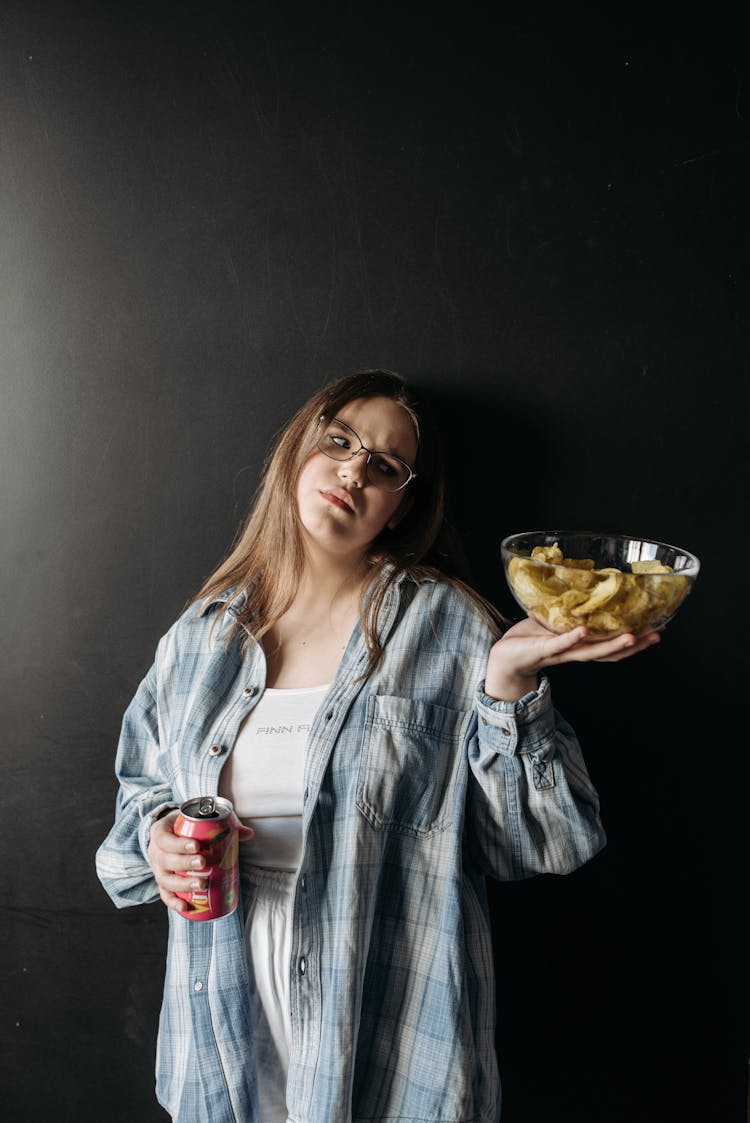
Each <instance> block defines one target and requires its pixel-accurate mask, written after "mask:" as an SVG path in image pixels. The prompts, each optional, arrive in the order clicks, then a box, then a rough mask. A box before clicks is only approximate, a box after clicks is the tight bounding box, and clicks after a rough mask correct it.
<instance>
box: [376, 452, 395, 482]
mask: <svg viewBox="0 0 750 1123" xmlns="http://www.w3.org/2000/svg"><path fill="white" fill-rule="evenodd" d="M374 463H375V467H376V469H377V470H378V472H380V473H381V475H383V476H388V478H389V479H390V478H392V477H393V476H397V475H398V468H397V467H396V465H395V464H392V463H391V462H390V460H384V459H383V457H382V456H376V457H375V460H374Z"/></svg>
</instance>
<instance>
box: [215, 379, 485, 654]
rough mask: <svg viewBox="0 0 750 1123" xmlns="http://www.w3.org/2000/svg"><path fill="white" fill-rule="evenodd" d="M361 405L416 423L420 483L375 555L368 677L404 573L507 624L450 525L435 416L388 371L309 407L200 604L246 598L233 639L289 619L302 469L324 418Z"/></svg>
mask: <svg viewBox="0 0 750 1123" xmlns="http://www.w3.org/2000/svg"><path fill="white" fill-rule="evenodd" d="M357 398H389V399H390V400H391V401H393V402H396V403H398V404H399V405H401V406H403V408H404V409H405V410H406V411H407V413H408V414H409V417H410V418H411V420H412V423H413V425H414V428H415V432H416V435H417V456H416V462H415V464H414V471H415V472H416V479H414V480H412V481H411V483H410V484H409V485H408V489H409V493H410V494H409V497H408V498H409V501H410V503H409V504H408V505H405V511H406V513H405V514H404V515H403V517H402V518H401V519H400V521H398V523H397V525H395V526H393V527H385V528H384V529H383V531H381V533H380V534H379V535H378V537H377V538H376V539H375V541H374V542H373V543H372V545H371V547H370V554H369V557H368V563H369V566H370V580H369V582H368V583H367V586H366V590H365V592H366V591H367V589H372V596H370V597H369V599H368V601H367V604H368V608H367V612H366V613H365V611H364V607H363V606H364V603H365V600H366V598H365V595H364V594H363V598H362V605H361V607H360V618H361V623H362V628H363V632H364V635H365V642H366V644H367V649H368V652H369V656H370V658H369V663H368V667H367V672H366V673H368V674H369V673H370V672H371V671H372V669H373V668H374V667H375V666H376V665H377V663H378V661H379V659H380V657H381V655H382V651H383V649H382V645H381V643H380V641H379V638H378V619H379V615H380V610H381V608H382V605H383V602H384V600H385V597H386V595H387V592H388V589H389V588H390V586H391V585H392V584H393V583H394V582H395V581H396V580H397V579H398V578H399V577H400V576H401V574H403V573H404V572H406V573H407V574H408V575H409V576H411V577H412V578H413V579H414V580H415V581H423V580H425V579H438V580H447V581H449V582H450V584H452V585H453V586H455V587H456V588H458V589H460V590H461V591H462V592H463V594H464V595H465V596H467V597H468V598H469V600H470V601H471V602H473V604H474V605H475V607H476V608H477V609H478V611H479V612H480V614H481V615H482V617H483V618H484V619H485V621H486V623H487V624H488V625H489V626H490V628H491V629H492V630H493V632H495V633H498V632H499V630H500V628H499V625H500V624H501V623H502V622H503V618H502V616H501V615H500V613H499V612H498V611H497V609H495V608H494V606H493V605H492V604H490V602H489V601H487V600H485V598H484V597H482V596H481V595H480V594H479V593H477V592H476V591H475V590H474V589H472V588H471V586H470V585H469V583H468V579H469V574H468V572H467V563H466V559H465V555H464V554H463V550H462V548H461V546H460V542H459V540H458V536H457V534H456V532H455V531H454V530H453V528H452V527H451V526H450V524H449V523H448V521H447V519H446V497H445V473H444V467H443V457H442V450H441V446H440V439H439V435H438V432H437V428H436V426H435V424H434V421H433V419H432V417H431V414H430V413H429V409H428V408H427V407H426V406H425V405H424V404H420V403H419V402H418V401H417V399H416V397H415V396H414V395H412V393H411V392H410V390H409V389H408V388H407V385H406V383H405V381H404V380H403V378H401V376H400V375H398V374H395V373H394V372H393V371H389V370H359V371H355V372H354V373H352V374H349V375H346V376H345V377H344V378H340V379H338V380H337V381H335V382H331V383H329V384H328V385H327V386H324V387H323V388H322V389H321V390H319V391H318V392H317V393H316V394H314V395H313V396H312V398H310V400H309V401H308V402H307V403H306V404H305V405H304V406H302V408H301V409H300V410H299V411H298V412H297V413H296V414H295V416H294V417H293V418H292V420H291V421H290V422H289V423H288V425H286V426H285V428H284V429H283V430H282V431H281V433H280V434H279V436H278V437H277V439H276V442H275V444H274V447H273V448H272V450H271V452H270V454H269V457H268V458H267V460H266V464H265V468H264V471H263V475H262V477H261V481H260V484H259V487H258V490H257V492H256V496H255V499H254V501H253V504H252V507H251V509H250V513H249V515H248V518H247V520H246V521H245V524H244V526H243V527H242V528H241V529H240V531H239V534H238V535H237V538H236V540H235V543H234V545H233V547H232V549H231V551H230V553H229V554H228V556H227V557H226V558H225V560H224V561H223V562H222V563H221V565H220V566H219V567H218V569H216V571H215V572H214V573H212V574H211V576H210V577H209V578H208V579H207V580H206V582H205V583H204V585H203V586H202V588H201V589H200V591H199V592H198V594H197V596H196V597H195V600H196V601H203V600H206V599H215V598H217V597H220V596H222V595H225V594H227V593H228V592H230V591H236V592H239V591H240V590H242V591H243V592H244V593H245V597H246V599H245V602H244V606H243V607H242V608H241V609H240V610H239V612H238V614H237V616H236V617H235V623H234V625H233V627H232V631H231V633H230V636H231V634H234V632H236V631H237V629H239V628H243V629H244V630H245V631H246V633H252V635H253V636H254V637H255V638H256V639H260V637H261V636H263V635H264V634H265V632H267V631H268V629H269V628H271V627H272V626H273V624H274V623H275V622H276V621H277V620H278V619H279V618H280V617H281V616H283V614H284V613H285V612H286V610H287V609H288V608H289V607H290V605H291V604H292V601H293V600H294V594H295V590H296V589H297V587H298V584H299V580H300V577H301V574H302V571H303V567H304V552H303V546H302V536H301V533H300V527H299V520H298V515H297V501H296V490H297V481H298V479H299V475H300V472H301V470H302V466H303V464H304V463H305V461H306V460H307V458H308V456H309V455H310V453H311V451H312V450H313V448H314V447H315V432H316V428H317V425H318V421H319V418H320V417H321V415H325V416H327V417H334V416H335V415H336V414H337V413H338V412H339V410H341V409H342V408H343V407H344V406H346V405H347V404H348V403H349V402H352V401H354V400H355V399H357Z"/></svg>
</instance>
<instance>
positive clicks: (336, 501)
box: [320, 491, 354, 515]
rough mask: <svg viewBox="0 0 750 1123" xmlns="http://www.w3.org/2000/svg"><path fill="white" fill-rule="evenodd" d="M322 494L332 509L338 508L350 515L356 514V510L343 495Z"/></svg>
mask: <svg viewBox="0 0 750 1123" xmlns="http://www.w3.org/2000/svg"><path fill="white" fill-rule="evenodd" d="M320 494H321V495H322V496H323V498H324V499H325V500H326V501H327V502H328V503H330V504H331V506H332V507H338V508H339V509H340V510H342V511H346V512H347V514H349V515H353V514H354V508H353V506H352V504H351V503H350V502H349V501H348V500H347V499H344V497H343V496H342V495H339V494H337V492H335V491H321V493H320Z"/></svg>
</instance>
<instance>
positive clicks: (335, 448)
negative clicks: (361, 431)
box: [318, 418, 360, 460]
mask: <svg viewBox="0 0 750 1123" xmlns="http://www.w3.org/2000/svg"><path fill="white" fill-rule="evenodd" d="M359 443H360V442H359V441H358V440H357V437H356V434H355V433H354V430H353V429H350V428H349V426H348V425H344V424H343V422H341V421H327V420H326V419H325V418H324V419H323V420H322V421H321V433H320V437H319V439H318V448H319V449H320V451H321V452H324V453H325V454H326V456H330V457H331V459H332V460H350V459H351V458H352V456H354V455H355V454H356V452H357V450H358V448H359Z"/></svg>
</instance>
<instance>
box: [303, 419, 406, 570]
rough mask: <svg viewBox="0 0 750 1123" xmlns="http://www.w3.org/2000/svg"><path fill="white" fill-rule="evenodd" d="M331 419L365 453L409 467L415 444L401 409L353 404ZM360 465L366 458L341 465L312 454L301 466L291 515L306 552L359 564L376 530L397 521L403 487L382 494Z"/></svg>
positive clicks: (378, 532) (360, 456) (363, 464)
mask: <svg viewBox="0 0 750 1123" xmlns="http://www.w3.org/2000/svg"><path fill="white" fill-rule="evenodd" d="M336 417H337V418H338V420H339V421H343V422H345V423H346V424H347V425H348V426H349V427H350V428H351V429H353V430H354V431H355V433H356V434H357V436H358V437H359V439H360V440H361V441H362V444H363V445H366V446H367V448H368V449H373V450H374V451H376V452H390V453H393V454H394V455H395V456H398V457H400V458H401V459H402V460H404V461H406V463H407V464H409V465H411V466H413V465H414V461H415V459H416V455H417V438H416V434H415V432H414V425H413V423H412V420H411V418H410V417H409V414H408V413H407V412H406V410H405V409H404V408H403V406H400V405H398V403H396V402H393V401H391V400H390V398H355V400H354V401H352V402H349V403H348V405H345V406H342V407H341V409H339V410H338V412H337V413H336ZM355 447H356V446H355ZM366 463H367V453H366V452H360V453H359V454H358V455H357V456H355V457H353V459H351V460H343V461H341V460H332V459H331V458H330V457H329V456H326V455H325V454H324V453H322V452H320V451H319V450H318V449H317V448H316V449H314V450H313V452H312V453H311V454H310V456H309V457H308V459H307V460H306V461H305V464H304V465H303V468H302V471H301V473H300V476H299V480H298V481H297V510H298V512H299V518H300V524H301V526H302V534H303V539H304V540H305V541H306V543H307V545H308V547H310V546H315V547H317V548H318V549H320V550H323V551H325V552H328V553H331V554H335V555H337V556H338V557H340V558H344V557H351V559H352V560H353V561H357V560H361V559H362V558H364V557H365V555H366V554H367V552H368V550H369V548H370V546H371V545H372V543H373V542H374V540H375V539H376V538H377V536H378V535H379V534H380V532H381V530H383V528H384V527H385V526H386V525H387V524H388V523H389V522H392V520H396V521H397V519H398V514H397V512H398V509H399V508H400V507H401V504H402V503H404V504H408V502H409V485H408V484H407V486H406V487H405V488H403V489H402V490H401V491H396V492H389V491H382V490H381V489H380V488H377V487H375V486H374V484H371V483H370V481H369V480H368V478H367V476H366V474H365V466H366ZM393 525H395V522H393Z"/></svg>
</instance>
